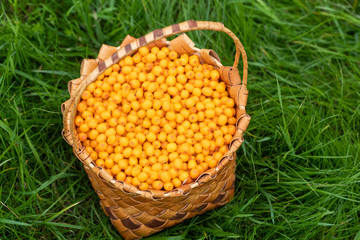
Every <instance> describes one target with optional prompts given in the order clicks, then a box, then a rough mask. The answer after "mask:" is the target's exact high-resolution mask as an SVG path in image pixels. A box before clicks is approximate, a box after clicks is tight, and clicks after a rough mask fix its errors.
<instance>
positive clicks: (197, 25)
mask: <svg viewBox="0 0 360 240" xmlns="http://www.w3.org/2000/svg"><path fill="white" fill-rule="evenodd" d="M195 30H212V31H221V32H224V33H226V34H227V35H229V36H230V37H231V38H232V39H233V40H234V43H235V45H236V54H235V60H234V64H233V68H237V66H238V64H239V59H240V54H241V55H242V60H243V79H242V85H245V87H246V84H247V74H248V62H247V56H246V52H245V49H244V46H243V45H242V43H241V42H240V40H239V39H238V38H237V37H236V35H235V34H234V33H233V32H232V31H230V30H229V29H228V28H226V27H225V26H224V25H223V24H222V23H220V22H208V21H194V20H189V21H186V22H182V23H178V24H173V25H171V26H168V27H165V28H162V29H156V30H154V31H153V32H150V33H148V34H146V35H145V36H143V37H140V38H138V39H136V40H134V41H132V42H131V43H129V44H127V45H125V46H123V47H118V48H117V52H115V53H114V54H113V55H112V56H111V57H109V58H108V59H106V60H105V61H102V62H100V63H99V65H98V66H97V68H95V69H94V70H93V71H92V72H91V73H90V74H89V75H88V76H87V77H86V79H85V80H84V81H83V82H82V83H81V84H80V86H79V87H78V88H77V89H76V92H75V93H74V94H73V95H72V97H71V98H70V100H69V104H68V106H67V107H66V109H65V111H64V121H63V123H64V128H65V132H69V133H70V135H71V137H72V139H73V143H74V149H75V151H78V150H79V149H80V146H81V144H80V143H79V142H78V141H77V140H76V139H78V138H76V137H75V136H76V129H75V124H74V119H75V113H76V111H71V112H70V117H69V118H68V114H69V111H70V109H72V108H73V107H76V106H77V105H78V103H79V102H80V99H81V95H82V93H83V92H84V91H85V89H86V87H87V86H88V85H89V84H90V83H92V82H94V81H95V80H96V79H97V77H98V76H99V75H100V74H101V73H103V72H104V71H105V70H106V69H107V68H108V67H110V66H112V65H113V64H114V63H117V62H119V61H120V59H123V58H124V57H126V56H129V55H131V54H133V53H135V52H136V51H137V50H138V49H139V48H140V47H142V46H146V45H148V44H150V43H152V42H155V41H157V40H160V39H162V38H166V37H170V36H173V35H176V34H179V33H184V32H189V31H195Z"/></svg>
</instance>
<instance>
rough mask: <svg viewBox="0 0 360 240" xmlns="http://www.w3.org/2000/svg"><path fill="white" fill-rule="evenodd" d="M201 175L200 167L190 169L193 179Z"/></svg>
mask: <svg viewBox="0 0 360 240" xmlns="http://www.w3.org/2000/svg"><path fill="white" fill-rule="evenodd" d="M199 175H200V172H199V170H198V169H196V168H194V169H191V170H190V177H191V178H192V179H194V180H195V179H197V178H198V177H199Z"/></svg>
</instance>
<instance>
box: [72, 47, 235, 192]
mask: <svg viewBox="0 0 360 240" xmlns="http://www.w3.org/2000/svg"><path fill="white" fill-rule="evenodd" d="M219 77H220V76H219V72H218V71H217V70H216V69H214V67H213V66H212V65H208V64H201V63H200V59H199V57H198V55H196V54H194V55H192V56H188V55H187V54H182V55H181V56H179V54H178V53H177V52H175V51H170V50H169V49H168V48H167V47H163V48H161V50H160V49H159V48H158V47H153V48H151V50H150V49H148V48H147V47H142V48H140V49H139V50H138V52H137V53H136V54H134V55H133V56H128V57H126V58H124V59H123V60H121V61H120V62H119V63H118V64H115V65H113V66H112V67H110V68H108V69H107V70H106V71H105V72H104V73H103V74H101V75H100V76H99V77H98V78H97V80H96V81H95V82H93V83H91V84H90V85H89V86H88V87H87V89H86V90H85V91H84V93H83V94H82V100H81V102H80V103H79V104H78V106H77V110H78V112H77V115H76V118H75V125H76V127H77V132H78V136H79V138H80V140H81V142H82V144H83V146H85V147H86V149H87V151H88V152H89V153H90V155H91V157H92V159H93V160H94V161H95V163H96V165H97V166H101V167H104V168H105V169H106V171H107V172H108V173H109V174H111V175H112V176H113V177H115V178H116V179H117V180H119V181H125V182H127V183H129V184H132V185H134V186H136V187H138V188H139V189H140V190H146V189H157V190H161V189H163V190H166V191H170V190H172V189H173V188H176V187H179V186H181V185H182V184H187V183H191V182H193V181H195V180H196V179H197V178H198V177H199V175H200V174H202V173H203V172H205V171H206V170H208V169H210V168H214V167H216V165H217V163H218V162H219V160H220V159H221V158H222V156H223V154H224V153H225V152H226V151H227V150H228V147H227V146H228V144H229V143H230V141H231V139H232V136H233V135H234V133H235V123H236V119H235V117H234V115H235V108H234V101H233V100H232V99H231V98H230V97H229V96H228V92H227V91H226V86H225V83H224V82H222V81H219Z"/></svg>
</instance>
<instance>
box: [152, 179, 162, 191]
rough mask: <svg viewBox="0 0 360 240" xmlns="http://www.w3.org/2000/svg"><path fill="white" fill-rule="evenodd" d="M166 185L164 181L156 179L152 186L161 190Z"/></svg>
mask: <svg viewBox="0 0 360 240" xmlns="http://www.w3.org/2000/svg"><path fill="white" fill-rule="evenodd" d="M163 186H164V184H163V182H161V181H159V180H157V181H154V182H153V184H152V187H153V188H154V189H156V190H160V189H162V188H163Z"/></svg>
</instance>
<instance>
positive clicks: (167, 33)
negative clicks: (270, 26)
mask: <svg viewBox="0 0 360 240" xmlns="http://www.w3.org/2000/svg"><path fill="white" fill-rule="evenodd" d="M195 30H211V31H218V32H224V33H226V34H227V35H229V36H230V37H231V38H232V39H233V40H234V43H235V46H236V53H235V59H234V64H233V68H237V66H238V64H239V59H240V54H241V56H242V60H243V79H242V84H243V85H246V84H247V75H248V61H247V56H246V52H245V49H244V46H243V45H242V43H241V42H240V40H239V38H238V37H236V35H235V34H234V33H233V32H232V31H231V30H230V29H228V28H226V27H225V26H224V24H222V23H220V22H209V21H194V20H189V21H186V22H182V23H177V24H173V25H170V26H168V27H165V28H162V29H156V30H154V31H153V32H150V33H148V34H147V35H145V36H143V37H141V38H139V39H138V46H137V48H136V49H131V50H137V49H138V48H140V47H142V46H145V45H147V44H149V43H151V42H154V41H157V40H159V39H162V38H166V37H171V36H173V35H176V34H179V33H184V32H190V31H195ZM128 46H131V45H130V44H128ZM128 46H125V50H126V47H128ZM118 49H119V48H118Z"/></svg>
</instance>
